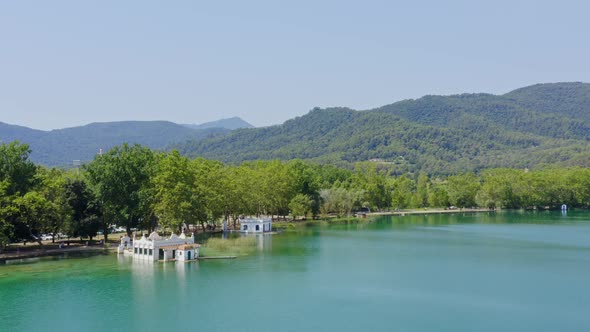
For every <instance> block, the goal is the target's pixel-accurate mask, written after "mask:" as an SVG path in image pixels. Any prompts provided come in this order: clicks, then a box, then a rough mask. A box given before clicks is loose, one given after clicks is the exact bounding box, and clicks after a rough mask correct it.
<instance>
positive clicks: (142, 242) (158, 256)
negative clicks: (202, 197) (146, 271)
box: [119, 232, 200, 261]
mask: <svg viewBox="0 0 590 332" xmlns="http://www.w3.org/2000/svg"><path fill="white" fill-rule="evenodd" d="M121 243H123V240H121ZM132 247H133V250H123V252H124V253H125V254H129V255H133V258H135V259H140V260H148V261H158V260H161V261H170V260H179V261H189V260H194V259H197V258H198V257H199V248H200V245H199V244H196V243H195V237H194V235H193V234H191V236H190V237H187V236H186V235H185V234H184V232H183V233H182V234H180V235H176V234H174V233H172V235H170V237H169V238H167V239H166V238H163V237H161V236H160V235H159V234H158V233H157V232H152V233H151V234H150V235H149V236H148V237H147V238H146V237H145V235H143V236H142V237H141V238H140V239H137V240H136V239H135V238H134V239H133V245H132ZM119 248H121V246H119Z"/></svg>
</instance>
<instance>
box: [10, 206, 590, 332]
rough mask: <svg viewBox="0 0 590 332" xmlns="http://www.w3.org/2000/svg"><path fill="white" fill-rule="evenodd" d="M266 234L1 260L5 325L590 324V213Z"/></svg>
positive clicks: (425, 219)
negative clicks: (253, 240)
mask: <svg viewBox="0 0 590 332" xmlns="http://www.w3.org/2000/svg"><path fill="white" fill-rule="evenodd" d="M259 244H260V246H259V248H258V249H257V250H256V251H255V253H254V254H252V255H249V256H246V257H240V258H238V259H235V260H228V261H202V262H198V263H191V264H175V263H167V264H163V263H156V264H146V263H143V264H142V263H137V262H132V261H130V260H129V259H124V258H123V257H119V258H118V257H117V256H116V255H110V256H98V257H91V258H84V259H80V258H79V259H62V260H49V261H41V262H37V263H34V264H24V265H6V266H0V330H1V331H24V330H30V331H38V330H50V331H81V330H84V331H111V330H122V329H125V330H130V331H131V330H138V329H144V328H145V329H148V330H150V331H156V330H163V331H173V330H172V329H171V328H175V329H177V330H178V331H188V330H197V329H200V330H202V331H230V330H233V331H257V332H260V331H329V330H330V331H338V330H339V331H359V330H366V331H590V213H572V212H570V213H569V214H568V215H567V216H562V215H561V214H560V213H537V214H535V213H525V214H517V213H498V214H478V215H465V216H463V215H454V216H406V217H386V218H381V219H379V220H376V221H375V222H372V223H368V224H358V225H337V226H329V227H328V226H312V227H303V228H301V229H299V230H298V231H294V232H288V233H283V234H279V235H273V236H270V237H269V236H265V237H263V242H261V243H259Z"/></svg>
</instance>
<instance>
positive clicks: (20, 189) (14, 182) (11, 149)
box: [0, 141, 37, 196]
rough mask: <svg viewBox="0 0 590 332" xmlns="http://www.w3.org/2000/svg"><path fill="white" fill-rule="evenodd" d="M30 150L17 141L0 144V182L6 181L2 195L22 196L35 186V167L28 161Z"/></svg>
mask: <svg viewBox="0 0 590 332" xmlns="http://www.w3.org/2000/svg"><path fill="white" fill-rule="evenodd" d="M30 153H31V150H30V149H29V146H28V145H27V144H20V143H19V142H18V141H14V142H11V143H9V144H4V143H3V144H0V181H6V183H5V190H4V194H5V195H8V196H11V195H24V194H26V193H27V191H29V190H30V189H31V188H32V187H33V186H34V185H35V173H36V170H37V167H36V166H35V164H33V163H32V162H31V161H30V160H29V154H30Z"/></svg>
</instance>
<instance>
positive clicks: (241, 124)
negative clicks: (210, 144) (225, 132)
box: [183, 116, 254, 130]
mask: <svg viewBox="0 0 590 332" xmlns="http://www.w3.org/2000/svg"><path fill="white" fill-rule="evenodd" d="M183 126H185V127H188V128H192V129H211V128H224V129H230V130H234V129H240V128H254V126H253V125H251V124H249V123H248V122H246V121H244V120H242V119H241V118H239V117H237V116H234V117H233V118H228V119H221V120H217V121H211V122H205V123H201V124H184V125H183Z"/></svg>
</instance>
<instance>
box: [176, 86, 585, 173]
mask: <svg viewBox="0 0 590 332" xmlns="http://www.w3.org/2000/svg"><path fill="white" fill-rule="evenodd" d="M588 120H590V84H586V83H554V84H540V85H533V86H530V87H525V88H521V89H518V90H514V91H512V92H510V93H507V94H504V95H492V94H462V95H452V96H425V97H422V98H420V99H416V100H404V101H400V102H397V103H393V104H390V105H386V106H383V107H380V108H377V109H373V110H366V111H355V110H352V109H348V108H327V109H319V108H315V109H313V110H312V111H310V112H309V113H308V114H306V115H304V116H302V117H298V118H295V119H292V120H289V121H286V122H285V123H283V124H282V125H278V126H272V127H266V128H255V129H238V130H235V131H234V132H232V133H231V134H229V135H227V136H223V137H215V138H209V139H205V140H201V141H189V142H186V143H183V144H174V145H172V147H174V148H177V149H179V150H180V151H181V152H182V153H184V154H186V155H189V156H193V157H195V156H203V157H206V158H212V159H219V160H222V161H226V162H241V161H245V160H255V159H274V158H278V159H293V158H302V159H311V160H315V161H319V162H330V163H336V164H347V163H351V162H356V161H366V160H371V159H373V160H377V161H378V162H381V163H387V164H388V165H389V166H390V167H392V168H394V169H395V170H396V171H399V172H405V171H418V170H423V171H426V172H429V173H457V172H464V171H472V170H473V171H477V170H479V169H482V168H489V167H517V168H525V167H534V166H536V165H540V164H560V165H583V166H588V165H590V145H589V140H590V122H589V121H588Z"/></svg>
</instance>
